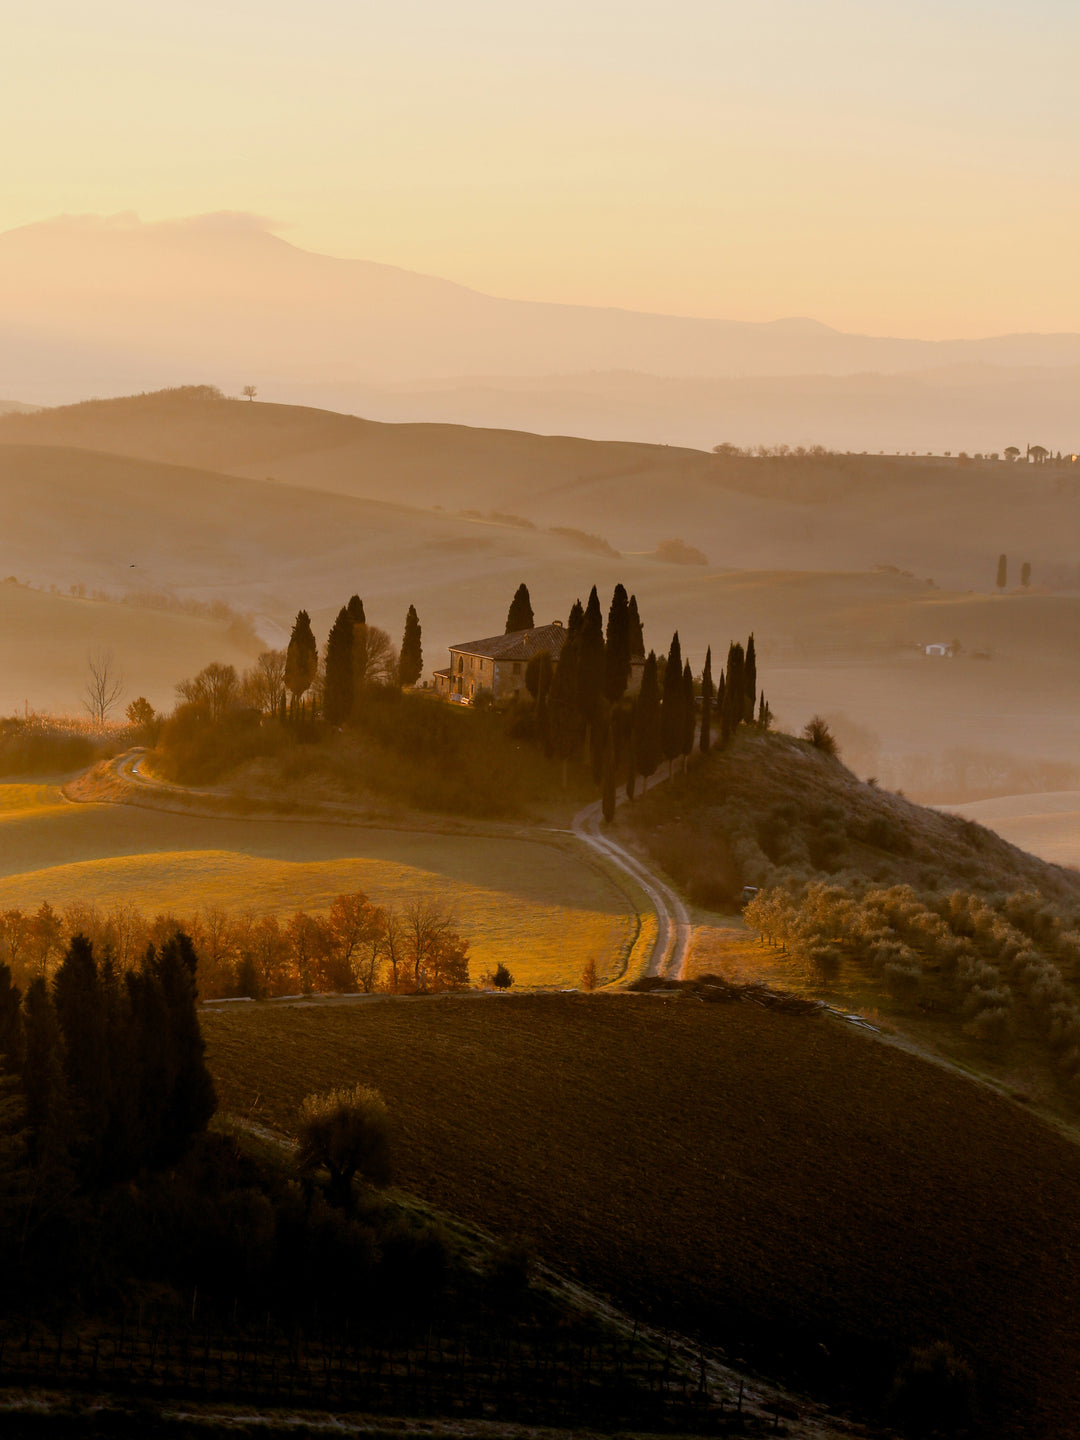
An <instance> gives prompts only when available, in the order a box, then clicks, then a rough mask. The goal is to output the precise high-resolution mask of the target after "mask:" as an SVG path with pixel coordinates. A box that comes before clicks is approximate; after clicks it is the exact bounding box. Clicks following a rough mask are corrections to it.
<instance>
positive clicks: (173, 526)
mask: <svg viewBox="0 0 1080 1440" xmlns="http://www.w3.org/2000/svg"><path fill="white" fill-rule="evenodd" d="M271 477H272V478H271ZM1078 504H1080V487H1078V486H1077V485H1076V483H1075V480H1074V477H1073V475H1072V473H1071V470H1059V469H1057V468H1055V467H1049V466H1047V467H1035V466H1010V465H1005V464H993V463H990V462H984V463H981V464H972V465H970V466H959V465H957V464H956V463H955V462H946V461H944V460H925V459H924V460H915V459H912V458H910V457H909V458H906V459H903V458H897V457H872V456H843V455H841V456H829V455H826V456H819V457H804V458H802V459H799V458H797V457H771V458H768V459H764V460H763V459H758V458H748V457H744V456H715V455H711V454H706V453H703V452H701V451H693V450H683V449H677V448H674V447H670V448H669V447H665V446H645V445H632V444H628V443H601V442H595V441H586V440H580V439H573V438H560V437H544V436H536V435H529V434H524V433H518V432H511V431H485V430H472V429H468V428H466V427H460V426H426V425H383V424H378V423H374V422H368V421H362V420H359V419H356V418H355V417H352V416H344V415H338V414H334V413H332V412H326V411H318V410H311V409H306V408H303V407H293V406H276V405H267V404H262V403H256V404H248V403H246V402H238V401H229V400H224V399H222V398H220V397H215V395H214V394H213V393H212V392H208V391H206V390H197V389H196V390H181V391H175V392H166V393H165V394H157V395H148V396H138V397H131V398H129V399H125V400H115V401H101V402H92V403H87V404H83V405H78V406H72V407H66V408H62V409H57V410H46V411H41V412H39V413H38V414H33V415H14V416H7V417H4V418H0V524H2V533H3V537H4V538H3V550H2V558H0V573H4V574H14V575H18V576H19V577H20V578H21V579H24V580H30V581H33V582H34V583H35V584H37V585H44V586H45V587H46V588H47V587H48V586H49V585H50V584H55V585H57V586H58V587H59V588H60V589H61V590H63V591H65V592H66V591H67V590H68V588H69V586H70V585H72V584H75V583H82V584H84V585H86V586H88V587H89V588H91V589H93V588H94V587H101V588H102V589H105V590H108V591H110V592H111V593H116V594H122V593H131V592H135V593H137V592H140V591H147V590H150V591H165V592H167V593H169V594H172V595H174V596H176V597H178V598H180V599H184V598H194V599H197V600H208V599H223V600H225V601H227V602H228V603H229V604H230V605H232V606H233V608H235V609H236V610H239V611H242V612H250V613H252V614H253V615H254V616H255V617H257V619H256V623H257V627H258V629H259V633H260V635H261V636H262V637H263V639H264V641H267V642H273V643H280V642H281V640H282V638H283V637H284V635H285V634H287V628H288V626H289V625H291V622H292V618H293V617H294V616H295V614H296V611H297V610H298V609H299V608H300V607H301V606H304V607H305V608H307V609H308V610H309V611H310V612H311V614H312V616H313V619H314V622H315V628H316V632H317V635H318V637H319V640H320V642H321V641H322V640H323V639H324V638H325V635H326V633H327V631H328V629H329V626H330V623H331V621H332V619H333V616H334V614H336V612H337V609H338V607H339V606H340V605H341V604H342V602H343V600H344V599H346V598H347V597H348V596H349V595H350V594H353V593H360V594H361V595H363V597H364V598H365V600H366V601H367V606H368V614H369V617H370V618H371V619H372V620H373V621H374V623H376V624H379V625H382V626H383V627H384V628H386V629H387V630H388V631H389V632H390V633H391V635H392V636H393V637H394V638H395V639H396V638H397V637H398V635H400V631H401V626H402V624H403V620H404V614H405V611H406V609H407V607H408V606H409V605H410V604H415V605H416V606H417V608H418V611H419V613H420V617H421V623H422V625H423V631H424V656H425V667H426V670H427V672H428V673H430V670H431V669H433V668H435V667H436V666H438V665H440V664H445V663H446V658H445V657H446V650H447V647H448V645H449V644H451V643H453V642H457V641H461V640H463V639H469V638H473V637H476V636H480V635H487V634H491V633H493V632H496V631H498V629H499V628H500V626H501V623H502V620H503V617H504V616H505V613H506V608H507V605H508V603H509V596H510V595H511V594H512V593H513V591H514V589H515V588H516V586H517V584H518V583H519V581H521V580H522V579H525V580H526V581H527V582H528V584H529V586H530V590H531V593H532V597H533V604H534V609H535V611H536V613H537V615H538V616H539V617H541V618H544V619H549V618H552V619H553V618H557V617H562V616H565V614H566V613H567V611H568V609H569V607H570V604H571V603H572V601H573V599H574V598H575V597H576V596H581V598H582V599H584V598H585V597H586V596H587V594H588V590H589V587H590V586H591V585H592V584H593V583H596V584H597V586H598V588H599V590H600V592H601V596H602V598H603V603H605V604H606V598H607V596H608V595H609V594H610V592H611V589H612V588H613V587H614V585H615V584H616V582H618V581H621V582H623V583H624V584H626V585H627V586H628V588H629V589H630V590H631V591H633V592H634V593H636V594H637V596H638V600H639V602H640V606H641V610H642V615H643V617H644V620H645V625H646V638H647V642H648V644H649V645H650V646H655V647H656V648H657V649H666V648H667V644H668V642H669V639H670V636H671V633H672V631H673V630H674V629H676V628H678V629H679V631H680V635H681V638H682V641H683V646H684V651H685V652H686V653H687V654H688V655H689V657H690V659H691V663H692V664H693V666H694V668H695V670H700V667H701V665H702V663H703V659H704V652H705V648H706V646H707V645H710V644H711V645H712V646H713V648H714V658H716V657H717V656H718V655H719V654H721V653H722V652H723V651H724V650H725V647H726V643H727V641H728V640H729V639H730V638H733V637H738V636H745V635H746V634H747V633H748V632H749V631H750V630H754V631H755V632H756V635H757V640H758V647H759V655H760V656H761V657H762V661H763V666H764V668H763V671H762V676H763V683H764V685H765V688H766V690H767V693H768V695H769V699H770V701H771V703H772V705H773V709H774V711H775V712H776V714H777V715H778V717H779V718H780V719H781V720H782V721H783V722H784V723H786V724H788V725H789V726H791V727H793V728H796V729H797V728H799V727H800V726H801V725H802V723H803V722H804V721H805V720H806V719H807V718H808V717H809V716H810V715H811V714H812V713H814V712H815V711H823V712H825V713H827V714H829V715H830V717H831V718H832V719H833V721H834V724H835V725H836V727H837V729H838V731H839V732H840V733H841V734H842V737H843V740H844V745H845V753H847V754H848V756H849V758H850V759H852V761H853V763H855V764H856V766H857V768H858V769H859V770H860V772H861V773H873V774H876V775H878V776H879V778H880V779H882V780H883V782H885V783H892V784H894V785H895V784H901V785H903V786H904V787H905V788H907V789H908V790H909V791H910V792H911V793H913V794H915V795H917V796H919V797H920V798H924V799H937V798H942V799H950V800H954V801H957V800H967V799H974V798H977V797H979V796H983V795H987V794H1002V793H1008V787H1009V784H1010V781H1009V778H1008V777H1009V776H1013V777H1017V776H1020V774H1021V771H1022V769H1023V766H1024V765H1027V766H1028V769H1029V770H1030V772H1031V773H1032V774H1034V773H1035V771H1037V770H1039V765H1040V764H1041V762H1049V765H1050V768H1046V767H1045V766H1044V767H1043V769H1042V770H1039V777H1040V778H1038V779H1036V780H1034V781H1029V780H1020V781H1018V782H1017V783H1014V784H1013V785H1012V788H1013V789H1017V790H1020V789H1025V788H1032V785H1034V786H1035V788H1050V789H1068V788H1072V787H1073V786H1074V784H1075V783H1076V782H1075V779H1074V777H1072V776H1071V774H1064V773H1062V772H1061V770H1060V767H1061V766H1070V765H1072V764H1074V763H1075V757H1076V754H1077V753H1080V752H1078V746H1080V730H1078V724H1080V722H1078V720H1077V716H1078V715H1080V672H1077V671H1076V667H1075V665H1074V663H1073V660H1072V658H1071V654H1072V652H1071V649H1070V643H1071V642H1070V637H1071V636H1072V635H1073V634H1075V632H1076V627H1077V624H1078V623H1080V613H1078V612H1080V599H1078V597H1077V596H1076V594H1074V593H1070V592H1069V591H1067V590H1062V591H1060V592H1057V593H1040V592H1039V582H1040V581H1041V580H1043V579H1044V578H1053V577H1054V576H1056V577H1057V583H1058V584H1069V583H1071V584H1073V585H1075V584H1076V583H1077V578H1078V576H1077V572H1076V567H1075V562H1074V561H1073V559H1072V556H1071V553H1070V550H1069V536H1070V535H1071V534H1072V532H1073V529H1074V526H1075V514H1076V508H1077V505H1078ZM556 530H557V531H559V532H560V533H552V532H553V531H556ZM590 535H593V536H600V537H602V539H603V540H604V541H606V542H607V543H608V545H609V546H610V547H613V548H614V550H616V551H618V552H619V553H618V554H617V555H616V554H613V553H611V550H610V549H608V550H605V549H604V547H603V546H602V545H598V544H596V543H594V542H593V541H590V539H589V536H590ZM675 537H678V538H681V539H683V540H685V541H686V542H688V543H689V544H692V545H694V546H696V547H698V548H699V549H700V550H702V551H703V552H704V554H705V556H706V558H707V560H708V562H709V563H708V564H706V565H678V564H668V563H662V562H661V561H659V560H657V559H656V558H655V557H654V554H653V552H654V550H655V548H656V546H657V545H658V543H659V542H660V541H662V540H664V539H669V538H675ZM1006 547H1007V548H1008V551H1009V554H1010V564H1011V567H1012V568H1011V571H1010V573H1011V575H1012V576H1013V577H1015V576H1016V575H1017V571H1018V569H1019V562H1020V560H1021V559H1031V560H1032V562H1033V564H1034V567H1035V568H1034V574H1035V585H1034V587H1033V589H1032V590H1031V591H1030V592H1025V591H1021V590H1017V591H1014V592H1012V593H1007V594H1004V595H998V594H992V593H990V591H991V587H992V582H993V578H994V570H995V567H996V557H997V555H998V553H999V552H1000V551H1001V550H1002V549H1004V548H1006ZM904 572H907V573H904ZM931 578H932V579H933V580H934V581H936V584H935V585H933V586H932V585H930V584H929V583H928V581H929V580H930V579H931ZM975 587H977V588H975ZM968 592H970V593H968ZM953 640H958V641H959V642H960V644H961V646H962V650H961V654H960V657H959V659H957V660H948V661H940V660H939V661H933V660H928V659H927V657H926V656H925V655H924V654H923V653H922V649H921V647H922V646H924V645H926V644H928V643H930V642H934V641H944V642H945V643H950V642H952V641H953ZM43 653H45V652H44V651H43ZM977 654H981V655H985V656H988V657H989V660H988V661H987V660H979V659H975V658H973V657H974V656H975V655H977ZM177 670H178V672H180V673H182V671H180V665H179V663H178V664H177ZM180 673H177V674H176V676H175V678H180ZM12 684H13V687H14V688H13V689H12V690H11V691H10V692H9V698H8V700H7V702H6V703H7V704H11V705H14V704H16V703H20V704H21V701H22V699H23V697H24V694H25V687H24V686H23V685H22V684H21V682H20V681H19V680H18V679H17V678H16V677H13V678H12ZM68 703H70V702H68ZM964 756H968V757H970V758H973V759H975V760H977V761H978V765H980V766H981V767H982V769H983V770H984V771H986V773H987V774H988V775H990V774H992V776H993V778H992V779H991V780H988V781H986V782H985V783H983V782H981V781H980V782H978V783H976V781H975V780H974V779H973V778H971V777H974V775H975V769H974V768H972V767H971V766H968V767H967V770H966V771H965V774H966V775H968V777H969V778H967V779H965V780H964V781H963V783H959V784H958V783H955V774H956V773H957V771H958V766H959V767H960V768H961V769H962V768H963V766H962V765H961V764H960V762H961V761H962V760H963V758H964ZM994 757H997V758H996V759H995V758H994ZM1054 765H1056V766H1058V767H1059V768H1058V770H1057V771H1053V766H1054Z"/></svg>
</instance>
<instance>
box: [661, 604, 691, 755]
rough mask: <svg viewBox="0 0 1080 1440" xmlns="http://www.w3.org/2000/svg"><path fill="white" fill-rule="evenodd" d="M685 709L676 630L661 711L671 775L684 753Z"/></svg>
mask: <svg viewBox="0 0 1080 1440" xmlns="http://www.w3.org/2000/svg"><path fill="white" fill-rule="evenodd" d="M684 709H685V707H684V705H683V667H682V647H681V646H680V644H679V632H678V631H677V630H676V631H675V634H674V635H673V636H672V637H671V648H670V649H669V650H668V657H667V664H666V665H665V667H664V706H663V711H662V713H661V736H662V744H663V747H664V755H665V756H666V757H667V762H668V774H669V775H670V774H671V770H672V766H673V764H674V762H675V757H676V756H677V755H681V754H682V744H683V711H684Z"/></svg>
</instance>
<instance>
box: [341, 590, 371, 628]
mask: <svg viewBox="0 0 1080 1440" xmlns="http://www.w3.org/2000/svg"><path fill="white" fill-rule="evenodd" d="M345 609H346V610H347V611H348V614H349V619H350V620H351V621H352V623H353V624H354V625H366V624H367V616H366V615H365V614H364V602H363V601H362V600H361V599H360V596H359V595H354V596H353V597H352V599H351V600H350V601H349V603H348V605H346V606H345Z"/></svg>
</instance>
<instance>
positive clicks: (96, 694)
mask: <svg viewBox="0 0 1080 1440" xmlns="http://www.w3.org/2000/svg"><path fill="white" fill-rule="evenodd" d="M86 665H87V668H88V670H89V671H90V678H89V679H88V680H87V682H86V688H85V690H84V691H83V706H84V708H85V709H86V711H87V713H88V714H89V716H90V719H91V720H92V721H93V722H94V724H95V725H104V724H105V721H106V720H107V719H108V718H109V711H110V710H111V709H112V708H113V706H114V705H115V704H116V703H117V701H118V700H119V699H120V697H121V695H123V693H124V677H123V675H122V674H121V672H120V670H119V668H118V667H117V664H116V657H115V656H114V655H113V652H112V651H111V650H101V649H96V650H91V651H90V653H89V655H87V657H86Z"/></svg>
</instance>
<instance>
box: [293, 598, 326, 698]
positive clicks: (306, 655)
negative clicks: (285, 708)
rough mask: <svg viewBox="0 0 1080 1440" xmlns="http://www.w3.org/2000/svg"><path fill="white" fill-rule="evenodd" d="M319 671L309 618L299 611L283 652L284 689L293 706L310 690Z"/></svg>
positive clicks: (317, 655) (315, 645)
mask: <svg viewBox="0 0 1080 1440" xmlns="http://www.w3.org/2000/svg"><path fill="white" fill-rule="evenodd" d="M318 669H319V647H318V645H317V644H316V642H315V636H314V634H313V632H312V629H311V616H310V615H309V614H308V613H307V611H306V610H301V611H300V612H299V613H298V614H297V617H296V620H295V621H294V623H293V628H292V634H291V635H290V636H289V647H288V649H287V650H286V652H285V688H286V689H287V690H288V692H289V694H290V695H291V696H292V697H293V704H294V705H295V704H296V703H297V702H298V701H300V700H301V697H302V696H303V695H304V694H305V693H306V691H308V690H310V689H311V686H312V684H313V683H314V680H315V676H316V674H317V672H318Z"/></svg>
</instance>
